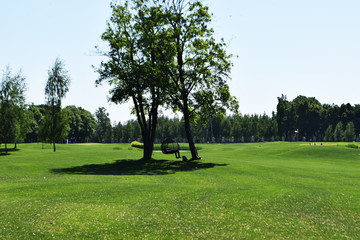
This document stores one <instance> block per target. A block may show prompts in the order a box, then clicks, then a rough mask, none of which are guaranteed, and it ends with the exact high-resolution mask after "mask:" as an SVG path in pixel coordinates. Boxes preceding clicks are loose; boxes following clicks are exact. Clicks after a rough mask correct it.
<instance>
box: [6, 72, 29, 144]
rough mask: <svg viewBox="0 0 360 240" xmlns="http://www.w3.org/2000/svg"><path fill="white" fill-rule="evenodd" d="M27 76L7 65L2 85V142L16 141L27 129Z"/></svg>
mask: <svg viewBox="0 0 360 240" xmlns="http://www.w3.org/2000/svg"><path fill="white" fill-rule="evenodd" d="M25 91H26V84H25V77H24V76H23V75H22V73H21V72H18V73H16V74H12V73H11V69H10V67H7V68H6V70H5V71H4V73H3V76H2V81H1V85H0V123H1V124H0V143H4V144H5V146H6V144H7V143H10V142H16V141H18V140H20V139H22V138H23V137H24V135H25V133H26V131H27V126H28V124H27V122H26V116H25V113H24V111H25Z"/></svg>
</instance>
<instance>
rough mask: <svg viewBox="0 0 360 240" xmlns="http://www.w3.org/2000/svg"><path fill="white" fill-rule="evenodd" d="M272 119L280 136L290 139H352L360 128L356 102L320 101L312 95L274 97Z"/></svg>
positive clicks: (359, 115) (357, 134)
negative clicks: (288, 98) (275, 121)
mask: <svg viewBox="0 0 360 240" xmlns="http://www.w3.org/2000/svg"><path fill="white" fill-rule="evenodd" d="M276 120H277V123H278V132H279V136H280V137H284V138H286V139H287V140H291V139H293V138H294V137H296V138H297V139H300V140H301V139H307V140H310V139H312V140H316V139H317V140H324V141H343V140H346V141H353V140H355V139H356V136H359V133H360V132H359V131H360V105H355V106H352V105H351V104H349V103H348V104H342V105H341V106H338V105H334V104H333V105H329V104H321V103H320V102H319V101H318V100H316V98H314V97H305V96H298V97H296V98H295V99H294V100H293V101H289V100H287V98H286V96H285V95H282V96H281V97H279V98H278V105H277V114H276Z"/></svg>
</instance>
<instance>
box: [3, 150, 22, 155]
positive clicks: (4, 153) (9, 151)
mask: <svg viewBox="0 0 360 240" xmlns="http://www.w3.org/2000/svg"><path fill="white" fill-rule="evenodd" d="M17 151H20V149H18V148H8V150H7V152H8V153H7V154H6V151H5V148H1V149H0V156H6V155H10V154H11V153H12V152H17Z"/></svg>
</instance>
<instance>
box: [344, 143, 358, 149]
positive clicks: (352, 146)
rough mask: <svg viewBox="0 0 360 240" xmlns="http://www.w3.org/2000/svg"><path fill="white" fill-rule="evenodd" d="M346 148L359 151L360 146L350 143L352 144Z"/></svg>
mask: <svg viewBox="0 0 360 240" xmlns="http://www.w3.org/2000/svg"><path fill="white" fill-rule="evenodd" d="M346 147H348V148H354V149H358V148H359V146H358V145H357V144H354V143H350V144H348V145H346Z"/></svg>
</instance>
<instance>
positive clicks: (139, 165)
mask: <svg viewBox="0 0 360 240" xmlns="http://www.w3.org/2000/svg"><path fill="white" fill-rule="evenodd" d="M217 166H227V164H215V163H202V162H197V161H195V162H183V161H168V160H151V161H142V160H117V161H115V162H114V163H104V164H89V165H83V166H77V167H70V168H57V169H51V172H53V173H66V174H84V175H166V174H175V173H176V172H186V171H195V170H200V169H208V168H214V167H217Z"/></svg>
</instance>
